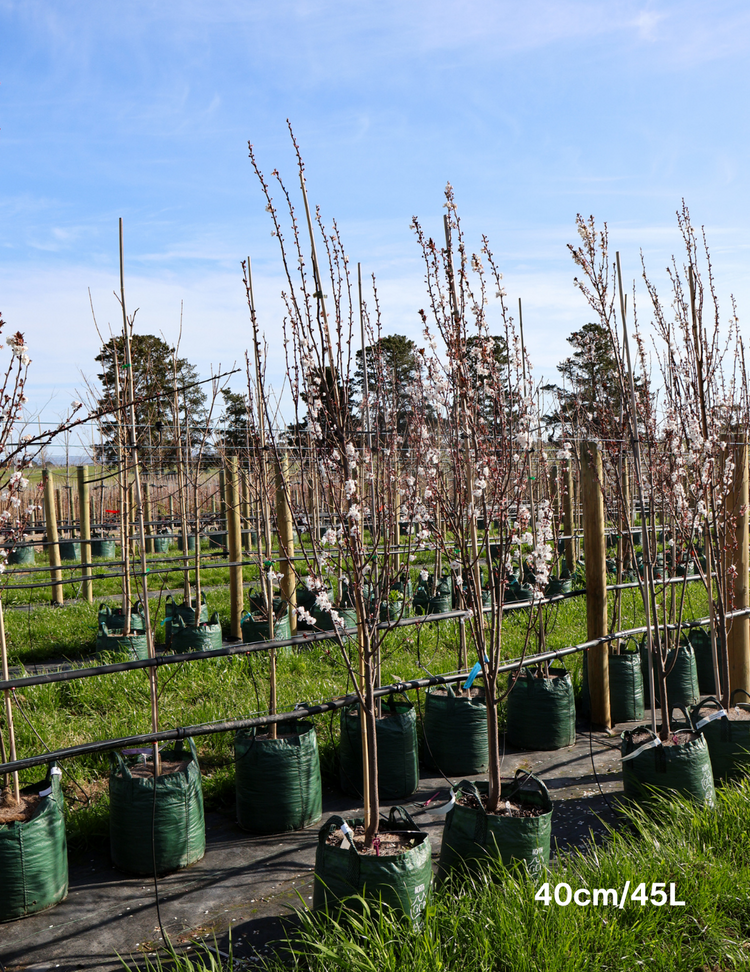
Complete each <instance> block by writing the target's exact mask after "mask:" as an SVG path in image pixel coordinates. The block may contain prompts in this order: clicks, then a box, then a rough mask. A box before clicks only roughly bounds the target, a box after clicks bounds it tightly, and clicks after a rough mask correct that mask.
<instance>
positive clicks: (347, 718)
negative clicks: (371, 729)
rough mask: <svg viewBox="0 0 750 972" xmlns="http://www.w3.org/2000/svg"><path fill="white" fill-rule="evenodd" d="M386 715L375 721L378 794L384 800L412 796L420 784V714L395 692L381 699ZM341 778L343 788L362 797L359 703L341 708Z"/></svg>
mask: <svg viewBox="0 0 750 972" xmlns="http://www.w3.org/2000/svg"><path fill="white" fill-rule="evenodd" d="M381 701H382V703H383V709H382V711H383V718H382V719H378V720H377V722H376V732H377V741H378V794H379V796H380V799H381V800H399V799H401V798H402V797H407V796H411V794H412V793H414V791H415V790H416V789H417V787H418V786H419V757H418V750H417V717H416V714H415V712H414V706H413V705H412V704H411V702H408V701H406V702H396V701H395V699H394V698H393V696H388V697H387V698H384V699H382V700H381ZM340 726H341V744H340V746H339V778H340V781H341V789H342V790H343V791H344V793H348V794H349V795H350V796H356V797H361V796H362V793H363V790H364V787H363V778H362V733H361V728H360V721H359V706H358V705H356V706H351V707H349V708H345V709H342V710H341V722H340Z"/></svg>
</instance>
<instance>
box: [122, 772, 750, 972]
mask: <svg viewBox="0 0 750 972" xmlns="http://www.w3.org/2000/svg"><path fill="white" fill-rule="evenodd" d="M748 805H750V781H748V780H747V779H745V780H744V781H743V782H741V783H739V784H736V785H733V786H730V787H727V788H726V789H724V790H723V791H720V792H719V794H718V800H717V804H716V807H715V808H697V807H695V806H693V805H692V804H688V803H685V802H680V801H666V800H661V801H659V803H658V804H657V805H656V806H655V808H654V814H653V816H651V817H647V816H645V815H643V814H642V813H641V812H639V811H637V810H629V811H627V812H626V813H625V815H624V818H623V821H622V826H621V827H620V829H618V830H617V831H612V832H611V833H610V835H609V837H608V838H607V839H606V840H605V841H604V843H603V844H602V845H601V846H598V847H597V846H593V845H592V846H590V847H589V848H588V849H587V850H586V851H585V852H581V851H574V852H572V853H569V854H565V855H561V856H560V857H559V858H558V859H557V860H556V861H555V862H554V863H553V864H552V865H551V866H550V868H549V870H548V872H547V873H546V874H545V875H543V876H542V877H541V878H539V879H538V880H537V881H533V880H532V879H530V878H529V877H528V876H527V875H525V874H520V873H518V872H511V871H508V870H506V869H504V868H503V867H502V866H501V865H498V866H497V867H495V868H492V869H489V868H488V870H487V871H486V872H484V873H483V874H482V875H480V876H479V877H475V878H473V879H468V880H466V879H461V878H457V879H453V880H450V881H448V882H446V884H445V885H443V887H441V888H440V889H438V890H436V891H435V890H433V892H432V894H431V896H430V897H429V898H428V903H427V908H426V911H425V914H424V917H423V919H422V921H421V923H420V924H419V925H416V926H415V925H413V924H411V923H410V922H408V921H406V920H403V919H399V918H397V917H395V916H394V915H393V913H392V912H390V910H389V909H388V908H380V907H378V906H375V905H371V906H370V905H368V904H367V903H365V902H362V900H361V899H357V900H358V907H357V908H354V909H347V910H346V911H345V912H342V913H340V914H339V915H336V914H333V913H332V914H330V915H326V914H312V913H311V912H307V911H304V910H303V911H301V913H300V926H299V927H298V928H297V929H296V930H293V931H291V932H290V934H289V936H288V937H287V939H286V940H284V941H281V942H278V943H277V951H276V952H275V953H272V955H271V957H269V958H263V959H257V960H255V961H254V964H253V967H254V968H259V969H262V970H263V972H469V970H470V972H602V970H604V972H633V970H637V969H649V970H654V972H729V970H736V969H747V968H748V967H750V940H749V939H750V816H749V815H748V812H747V809H748ZM544 882H548V884H549V887H550V890H551V891H552V892H554V888H555V887H556V886H557V885H559V884H563V883H564V884H567V885H569V886H570V888H571V890H572V891H575V890H577V889H579V888H587V889H589V890H591V891H593V890H594V889H596V888H605V889H606V888H612V889H615V890H616V891H617V892H618V896H620V895H622V893H623V891H624V889H625V885H626V882H629V887H630V893H629V894H628V897H627V899H626V901H625V903H624V907H623V908H622V909H620V908H618V907H616V906H615V905H612V904H606V905H603V904H600V905H598V906H597V907H593V906H582V907H579V906H576V905H575V904H574V903H572V902H571V903H570V904H569V905H567V906H560V905H558V904H556V903H555V902H554V897H552V899H551V903H550V904H549V905H545V904H544V903H543V901H541V900H537V894H538V892H539V890H540V888H542V885H543V883H544ZM654 884H657V885H666V893H667V895H669V893H670V884H674V891H675V899H676V900H678V901H683V902H684V906H674V907H672V906H670V905H669V904H668V903H667V904H666V905H663V906H660V907H659V906H656V905H654V904H651V903H650V898H651V896H652V890H653V885H654ZM640 885H645V889H644V890H645V892H646V898H645V900H646V901H647V902H648V903H646V904H642V903H641V901H642V900H643V897H642V895H641V894H639V886H640ZM561 890H563V889H561ZM633 893H635V894H636V898H635V899H633V897H632V894H633ZM562 900H565V896H564V895H563V897H562ZM656 900H659V897H658V895H657V896H656ZM148 961H149V963H150V964H148V965H147V966H146V968H148V969H152V970H154V972H156V970H159V972H162V970H167V969H170V970H173V972H228V970H230V969H236V968H237V967H241V966H238V964H237V961H236V959H235V960H234V961H233V960H232V959H230V960H229V961H227V962H226V963H225V964H224V965H223V966H222V964H221V963H220V962H219V960H218V959H217V958H216V956H215V955H214V954H213V953H211V952H208V951H204V952H203V953H201V952H200V950H198V952H197V953H193V954H192V955H191V956H178V955H176V954H174V953H173V954H172V956H171V957H165V958H162V957H161V956H159V955H156V956H152V957H150V958H149V959H148ZM126 967H129V966H126Z"/></svg>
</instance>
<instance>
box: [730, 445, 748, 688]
mask: <svg viewBox="0 0 750 972" xmlns="http://www.w3.org/2000/svg"><path fill="white" fill-rule="evenodd" d="M749 502H750V496H749V491H748V441H747V432H743V433H742V434H741V435H739V436H738V441H737V442H736V444H735V447H734V476H733V480H732V492H731V494H730V495H729V497H727V504H726V507H727V512H728V514H729V515H730V516H732V517H734V537H731V538H730V544H729V547H730V552H731V560H732V565H733V567H734V568H735V571H736V573H735V574H734V581H733V591H732V593H733V594H734V598H733V604H732V609H733V610H735V611H738V610H741V609H743V608H747V607H750V589H749V588H750V578H749V576H748V575H749V574H750V533H749V530H748V519H749V518H748V503H749ZM731 541H733V542H731ZM727 649H728V654H729V694H730V704H731V694H732V693H733V692H734V691H735V689H742V690H743V691H744V692H750V618H748V617H744V618H733V619H732V622H731V627H730V629H729V631H728V632H727ZM741 698H742V697H741ZM740 700H741V699H740Z"/></svg>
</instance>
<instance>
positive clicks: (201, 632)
mask: <svg viewBox="0 0 750 972" xmlns="http://www.w3.org/2000/svg"><path fill="white" fill-rule="evenodd" d="M221 644H222V642H221V624H220V623H219V612H218V611H214V613H213V614H212V615H211V620H210V621H203V622H201V623H200V624H199V625H198V627H197V628H196V627H194V626H193V625H192V624H191V625H187V624H185V622H184V621H183V620H182V617H181V616H180V615H179V614H178V615H177V617H176V619H175V620H174V621H172V641H171V643H170V646H169V647H170V649H171V650H172V651H174V652H175V653H176V654H178V655H182V654H186V653H187V652H189V651H215V650H217V649H218V648H221Z"/></svg>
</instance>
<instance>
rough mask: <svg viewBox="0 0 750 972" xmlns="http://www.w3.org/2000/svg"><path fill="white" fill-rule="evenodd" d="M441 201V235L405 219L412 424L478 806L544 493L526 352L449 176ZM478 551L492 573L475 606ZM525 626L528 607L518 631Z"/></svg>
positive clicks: (544, 537) (541, 530) (494, 752)
mask: <svg viewBox="0 0 750 972" xmlns="http://www.w3.org/2000/svg"><path fill="white" fill-rule="evenodd" d="M446 207H447V210H448V214H447V216H446V217H445V236H446V243H445V246H444V247H439V246H438V245H437V244H436V243H435V241H434V240H433V239H431V238H429V237H428V236H427V235H426V234H425V232H424V230H423V229H422V226H421V225H420V223H419V221H418V220H417V219H416V218H415V219H414V220H413V223H412V226H413V229H414V232H415V234H416V236H417V240H418V241H419V244H420V246H421V249H422V253H423V256H424V260H425V266H426V284H427V292H428V296H429V312H427V311H424V310H423V311H421V316H422V322H423V326H424V336H425V342H426V344H425V348H424V349H423V352H422V355H423V362H424V375H425V377H424V380H423V382H422V400H423V403H424V406H423V412H422V415H423V425H422V429H421V435H422V438H423V439H425V440H426V441H428V442H429V443H430V447H429V448H428V450H427V453H426V456H425V462H424V463H423V464H422V469H421V477H420V478H421V479H422V480H423V482H422V483H420V488H421V489H422V497H423V500H424V502H425V504H426V505H427V506H428V508H429V509H430V510H431V511H434V518H436V517H437V515H438V513H439V514H440V517H441V519H442V522H443V525H444V527H445V534H444V533H442V532H438V531H436V532H435V533H434V535H433V536H434V540H435V542H437V543H438V544H444V545H445V546H446V553H448V551H449V549H450V547H451V546H452V547H453V548H454V549H455V550H456V551H457V553H456V559H455V561H454V562H453V565H452V566H454V570H455V572H456V579H457V581H458V583H459V585H460V587H461V589H462V590H463V592H464V596H465V606H466V608H467V609H468V610H469V611H470V622H469V628H470V632H471V635H472V640H473V642H474V645H475V647H476V650H477V655H478V662H479V664H480V666H481V671H482V675H483V678H484V685H485V693H486V699H487V725H488V741H489V797H488V810H489V811H490V812H493V811H496V810H497V809H498V805H499V799H500V756H501V753H500V744H499V726H498V716H497V702H498V701H499V700H500V699H501V698H502V697H503V696H504V694H505V687H504V685H503V686H501V684H500V671H499V669H500V665H501V662H502V660H503V652H502V631H503V608H504V604H505V599H506V584H507V581H508V579H509V578H510V576H511V573H512V570H513V568H514V566H517V567H518V569H519V571H520V572H523V571H524V569H528V570H529V572H530V573H531V574H533V583H534V585H535V587H536V589H537V591H543V590H544V588H545V586H546V584H547V582H548V579H549V576H550V567H551V565H552V561H553V558H554V552H553V547H552V544H551V541H552V537H553V527H552V509H551V505H550V503H549V499H548V498H543V499H541V498H540V497H537V496H534V495H533V494H532V493H531V491H530V488H529V487H530V474H531V469H532V455H533V450H534V449H535V448H536V447H538V445H539V443H538V441H537V429H538V421H537V414H536V408H535V399H534V395H533V394H532V392H531V387H532V386H531V375H530V364H529V362H528V360H527V359H526V357H525V351H524V348H523V346H522V342H521V339H520V335H519V333H518V330H517V328H516V324H515V321H514V319H513V317H512V316H511V314H510V313H509V311H508V307H507V304H506V294H505V290H504V288H503V283H502V274H501V273H500V271H499V269H498V267H497V264H496V262H495V258H494V256H493V254H492V251H491V249H490V246H489V242H488V240H487V238H486V237H482V245H481V248H480V251H479V253H471V252H470V251H469V250H468V248H467V244H466V241H465V238H464V235H463V231H462V228H461V223H460V220H459V217H458V213H457V210H456V204H455V199H454V195H453V190H452V188H451V186H450V185H448V187H447V188H446ZM454 237H455V250H456V254H457V259H456V261H455V263H454V256H453V249H454V245H453V239H454ZM493 298H494V308H495V313H494V314H493V313H492V312H491V311H490V300H491V299H493ZM493 330H496V331H499V334H497V333H494V334H493ZM498 338H500V340H501V343H500V344H498ZM440 344H442V346H443V348H444V351H441V350H440ZM498 348H500V349H501V351H502V353H498ZM428 411H429V412H431V413H432V414H434V415H436V416H437V417H438V419H437V425H438V428H437V432H434V431H433V429H431V428H430V426H429V425H428V423H427V421H426V418H425V417H426V415H427V412H428ZM442 457H445V458H447V459H448V461H449V464H450V469H451V471H452V472H451V475H450V477H447V476H444V475H441V472H440V467H441V458H442ZM493 523H494V524H495V527H494V530H493V527H492V524H493ZM480 524H481V526H480ZM446 537H448V538H449V540H446ZM484 560H486V561H487V563H488V564H491V565H492V572H493V574H494V577H493V578H492V582H490V583H489V584H488V587H489V601H490V603H489V610H487V611H485V602H486V600H487V598H486V596H485V597H484V598H483V593H485V591H486V589H485V586H484V583H483V579H482V562H483V561H484ZM534 610H535V611H536V610H537V609H534ZM540 631H541V632H543V626H542V625H540ZM530 633H531V616H530V618H529V628H528V631H527V643H528V636H529V634H530Z"/></svg>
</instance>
